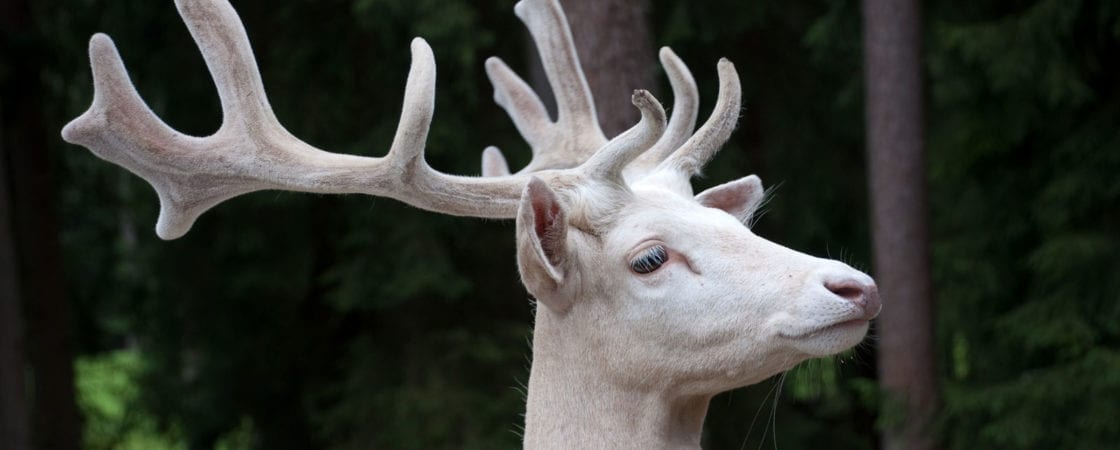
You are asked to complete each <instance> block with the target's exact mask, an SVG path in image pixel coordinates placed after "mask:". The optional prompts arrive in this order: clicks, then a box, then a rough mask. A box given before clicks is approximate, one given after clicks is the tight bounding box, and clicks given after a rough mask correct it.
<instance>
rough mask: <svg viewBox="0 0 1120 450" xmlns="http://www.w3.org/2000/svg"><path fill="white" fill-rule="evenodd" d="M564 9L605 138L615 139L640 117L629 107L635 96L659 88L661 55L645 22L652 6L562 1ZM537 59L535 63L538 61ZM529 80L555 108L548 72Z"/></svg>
mask: <svg viewBox="0 0 1120 450" xmlns="http://www.w3.org/2000/svg"><path fill="white" fill-rule="evenodd" d="M560 4H561V6H563V8H564V12H565V14H566V15H567V16H568V24H569V25H570V26H571V28H572V38H573V40H574V41H575V44H576V53H577V54H578V55H579V58H580V63H581V65H582V66H583V72H584V75H585V76H586V77H587V84H588V85H590V86H591V93H592V94H593V95H594V96H595V111H596V112H598V114H599V124H600V126H602V128H603V134H605V135H606V136H607V137H608V138H610V137H614V136H617V135H618V134H619V133H622V132H623V131H626V129H627V128H630V127H632V126H634V124H636V123H638V119H639V118H640V117H641V114H640V113H639V112H638V109H637V108H635V107H634V105H633V104H631V103H630V97H631V94H633V93H634V90H635V89H647V90H650V91H655V90H656V88H657V84H656V82H655V79H654V76H653V75H654V73H656V66H655V65H654V64H655V60H654V56H655V55H656V54H657V49H656V48H654V47H653V43H652V42H653V41H652V39H651V38H650V27H649V20H648V19H647V15H648V14H649V0H561V2H560ZM533 57H534V58H533V59H532V60H533V61H536V59H535V57H536V55H533ZM532 64H533V66H534V67H539V65H540V63H539V62H533V63H532ZM531 79H532V81H533V85H534V86H536V87H537V92H541V93H542V95H541V98H542V99H545V102H546V103H551V96H548V95H546V93H547V92H548V87H547V86H548V83H547V82H545V78H544V71H543V70H541V69H534V71H533V74H532V77H531ZM546 97H548V98H547V99H546ZM550 107H551V105H550ZM550 109H553V110H554V108H550Z"/></svg>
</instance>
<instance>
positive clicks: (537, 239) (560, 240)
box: [517, 177, 570, 312]
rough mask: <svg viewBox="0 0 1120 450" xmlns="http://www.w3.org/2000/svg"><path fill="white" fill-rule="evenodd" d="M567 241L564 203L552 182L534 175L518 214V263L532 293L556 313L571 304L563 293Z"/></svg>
mask: <svg viewBox="0 0 1120 450" xmlns="http://www.w3.org/2000/svg"><path fill="white" fill-rule="evenodd" d="M567 242H568V220H567V214H566V213H565V212H564V207H563V205H561V204H560V201H559V199H558V198H557V196H556V193H555V192H553V191H552V189H551V188H549V187H548V185H546V184H545V183H544V182H543V181H541V180H540V179H539V178H537V177H533V178H532V179H530V180H529V184H528V185H527V186H526V187H525V192H524V193H523V194H522V195H521V207H520V210H519V211H518V214H517V266H518V269H519V270H520V271H521V280H522V281H523V282H524V283H525V287H526V288H527V289H528V290H529V293H530V294H533V297H536V299H537V301H539V302H541V303H544V304H545V306H547V307H548V308H550V309H552V310H554V311H556V312H563V311H564V310H566V309H567V308H568V306H569V303H570V302H569V301H567V300H564V299H562V297H564V296H562V295H559V291H560V287H561V283H562V282H563V281H564V261H565V260H566V259H567V256H568V244H567Z"/></svg>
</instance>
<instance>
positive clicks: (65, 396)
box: [0, 1, 81, 450]
mask: <svg viewBox="0 0 1120 450" xmlns="http://www.w3.org/2000/svg"><path fill="white" fill-rule="evenodd" d="M30 7H31V2H20V1H2V2H0V39H2V44H3V48H4V52H5V63H6V64H7V67H6V69H7V70H6V73H5V75H6V78H5V80H4V84H3V88H2V90H0V112H3V113H4V115H3V116H0V127H2V128H3V130H4V135H3V136H2V137H3V139H4V141H3V144H2V147H3V148H4V150H5V152H6V155H5V156H6V157H7V158H8V160H7V161H6V162H7V163H9V164H10V165H9V166H8V171H7V172H6V175H8V176H9V177H10V181H11V184H10V186H11V188H12V197H11V199H12V210H13V213H14V214H13V215H12V217H14V219H13V223H12V226H13V228H14V232H15V233H14V236H15V244H16V248H15V253H16V258H15V264H16V266H17V267H19V269H20V272H19V279H20V287H21V291H20V292H22V293H23V296H24V298H23V299H22V305H25V307H26V311H25V315H24V317H25V318H26V336H27V338H26V342H27V346H26V351H27V355H28V360H29V362H30V366H31V372H30V373H31V377H32V378H31V380H32V381H33V382H32V383H31V386H33V391H32V395H31V398H32V403H31V414H32V416H31V424H32V428H31V431H32V434H31V436H32V438H31V439H32V442H33V444H34V447H35V448H37V449H40V450H77V449H78V448H80V443H81V427H80V422H79V416H78V408H77V405H76V402H75V394H74V367H73V360H72V358H73V357H72V351H71V348H70V336H71V331H72V330H71V327H70V305H69V303H67V299H66V295H65V291H64V289H63V287H62V286H63V283H62V280H63V279H64V277H63V276H62V258H61V249H60V246H59V242H58V227H57V222H56V220H55V216H54V209H53V205H54V204H55V203H56V202H55V198H54V189H53V186H54V185H53V184H52V183H53V181H52V180H53V177H52V175H51V170H50V169H51V166H50V161H49V158H48V151H49V148H50V147H49V146H48V145H47V140H46V139H47V134H46V133H50V135H51V136H57V135H58V134H57V131H55V130H51V131H47V130H46V128H45V127H44V124H43V110H42V108H41V107H40V105H39V103H40V97H39V93H40V92H42V89H43V88H42V85H41V81H40V73H41V71H42V59H41V58H42V55H43V54H44V53H45V52H46V51H47V50H46V49H44V48H42V47H41V45H40V44H39V42H41V39H40V37H39V36H38V35H37V31H36V30H35V28H34V27H33V23H34V22H33V20H31V19H32V18H31V11H30ZM5 448H6V447H5Z"/></svg>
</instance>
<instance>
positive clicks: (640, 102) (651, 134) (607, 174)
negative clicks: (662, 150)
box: [582, 89, 665, 183]
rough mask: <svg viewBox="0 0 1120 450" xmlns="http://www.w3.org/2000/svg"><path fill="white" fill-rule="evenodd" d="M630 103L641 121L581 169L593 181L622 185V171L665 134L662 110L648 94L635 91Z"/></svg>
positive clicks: (597, 153)
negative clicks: (634, 107) (601, 180)
mask: <svg viewBox="0 0 1120 450" xmlns="http://www.w3.org/2000/svg"><path fill="white" fill-rule="evenodd" d="M631 102H633V103H634V106H636V107H638V110H640V111H641V112H642V119H641V120H640V121H638V124H637V125H634V126H633V127H632V128H630V129H629V130H626V131H625V132H624V133H622V134H621V135H619V136H617V137H615V138H614V139H612V140H611V141H610V143H608V144H607V145H606V146H605V147H603V148H602V149H601V150H599V151H598V152H596V153H595V154H594V155H593V156H592V157H591V159H588V160H587V162H586V163H584V165H583V166H582V169H583V170H584V172H585V173H587V174H588V175H590V176H591V177H593V178H600V179H608V180H616V181H618V182H619V183H623V182H624V180H623V179H622V169H623V168H624V167H626V165H627V164H629V163H630V162H631V161H633V160H634V159H635V158H637V157H638V155H641V154H642V152H645V151H648V150H649V149H650V148H651V147H653V144H654V143H655V142H657V140H658V139H659V138H661V137H662V135H663V133H664V132H665V109H664V108H662V107H661V103H660V102H658V101H657V99H656V98H654V97H653V95H652V94H650V93H649V92H648V91H645V90H642V89H639V90H636V91H634V95H633V96H632V97H631Z"/></svg>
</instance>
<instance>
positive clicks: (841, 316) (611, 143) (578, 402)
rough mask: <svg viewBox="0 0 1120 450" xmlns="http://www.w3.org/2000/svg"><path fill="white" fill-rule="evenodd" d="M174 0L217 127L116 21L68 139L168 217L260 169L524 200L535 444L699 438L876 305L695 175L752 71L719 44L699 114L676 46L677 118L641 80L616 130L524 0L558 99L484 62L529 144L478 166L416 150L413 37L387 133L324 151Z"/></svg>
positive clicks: (737, 189) (446, 194)
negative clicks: (138, 72)
mask: <svg viewBox="0 0 1120 450" xmlns="http://www.w3.org/2000/svg"><path fill="white" fill-rule="evenodd" d="M176 5H177V7H178V9H179V12H180V14H181V15H182V16H183V19H184V21H185V22H186V23H187V25H188V27H189V28H190V31H191V34H192V35H193V36H194V39H195V41H196V42H197V43H198V45H199V47H200V49H201V50H202V55H203V57H204V59H205V60H206V64H207V66H208V68H209V70H210V73H211V75H212V76H213V78H214V80H215V82H216V84H217V88H218V95H219V97H220V99H221V105H222V114H223V121H222V125H221V127H220V128H219V129H218V130H217V131H216V132H215V133H214V134H213V135H211V136H208V137H192V136H186V135H183V134H181V133H179V132H177V131H175V130H172V129H171V128H169V127H168V126H167V125H165V124H164V123H163V122H162V121H160V119H159V118H158V117H156V116H155V115H154V114H153V113H152V112H151V110H150V109H149V108H148V107H147V105H146V104H144V102H143V101H142V100H141V99H140V97H139V95H138V94H137V92H136V90H135V88H134V87H133V85H132V83H131V82H130V81H129V78H128V75H127V73H126V71H125V69H124V65H123V63H122V62H121V60H120V56H119V55H118V53H117V51H116V48H115V47H114V45H113V43H112V41H111V40H110V39H109V38H108V37H106V36H104V35H100V34H98V35H95V36H94V37H93V38H92V39H91V41H90V60H91V65H92V68H93V76H94V86H95V93H94V99H93V104H92V106H91V107H90V108H89V110H88V111H86V112H85V113H84V114H82V115H81V116H80V117H78V118H76V119H74V120H73V121H72V122H71V123H69V124H68V125H66V127H65V128H64V129H63V131H62V135H63V138H64V139H65V140H66V141H68V142H71V143H76V144H80V145H83V146H85V147H87V148H89V149H90V150H91V151H93V152H94V154H96V155H97V156H99V157H101V158H104V159H106V160H108V161H110V162H113V163H115V164H118V165H120V166H122V167H124V168H126V169H128V170H130V171H132V172H133V173H135V174H137V175H139V176H141V177H143V178H144V179H145V180H147V181H148V182H149V183H150V184H151V185H152V186H153V187H154V188H155V190H156V193H157V194H158V196H159V199H160V205H161V208H160V217H159V221H158V223H157V224H156V232H157V234H159V236H160V237H162V238H165V239H173V238H176V237H179V236H181V235H183V234H185V233H186V232H187V231H188V230H189V229H190V227H191V224H193V222H194V221H195V219H196V218H197V217H198V216H199V215H201V214H202V213H203V212H205V211H206V210H207V209H209V208H211V207H213V206H215V205H217V204H218V203H220V202H222V201H224V200H226V199H229V198H231V197H234V196H237V195H240V194H244V193H248V192H252V191H257V190H263V189H283V190H293V191H303V192H319V193H365V194H369V195H376V196H383V197H390V198H394V199H398V200H401V201H403V202H406V203H409V204H411V205H414V206H417V207H420V208H424V209H428V210H432V211H437V212H441V213H446V214H453V215H463V216H474V217H493V218H515V219H516V220H517V248H518V250H517V261H518V266H519V269H520V272H521V274H522V279H523V281H524V283H525V286H526V288H527V289H528V290H529V292H530V293H531V294H532V295H533V296H534V297H535V298H536V299H537V300H538V304H539V306H538V308H537V313H536V318H537V323H536V328H535V331H534V334H535V337H534V364H533V368H532V374H531V376H530V383H529V395H528V397H529V398H528V410H527V414H526V437H525V438H526V445H527V446H532V447H565V448H591V447H601V446H608V447H619V446H622V447H641V448H653V447H667V446H696V445H698V444H699V431H700V426H701V424H702V422H703V417H704V414H705V412H706V409H707V408H706V407H707V401H708V399H710V398H711V397H712V396H713V395H715V394H717V393H719V392H721V391H725V390H729V389H732V388H735V387H739V386H744V385H748V384H752V383H755V382H758V381H760V380H762V379H765V378H767V377H769V376H771V375H774V374H776V373H778V372H781V371H783V370H786V369H788V368H790V367H792V366H793V365H795V364H797V363H798V362H800V361H802V360H805V359H807V358H810V357H816V356H824V355H830V354H834V353H836V352H839V351H842V350H844V349H847V348H849V347H851V346H853V345H855V344H856V343H857V342H859V341H860V340H861V339H862V338H863V336H864V334H865V333H866V330H867V326H868V321H869V320H871V319H872V318H873V317H874V316H875V315H876V314H877V313H878V310H879V300H878V296H877V294H876V289H875V284H874V282H873V281H872V280H871V279H870V278H869V277H868V276H867V275H864V274H863V273H860V272H858V271H856V270H854V269H852V268H850V267H848V266H846V265H844V264H842V263H839V262H836V261H831V260H824V259H819V258H814V257H811V256H808V255H804V254H801V253H798V252H795V251H793V250H790V249H788V248H785V247H782V246H780V245H777V244H774V243H771V242H769V241H767V240H765V239H763V238H761V237H758V236H757V235H755V234H754V233H752V232H751V230H750V229H749V227H748V226H747V225H746V224H748V223H750V219H751V217H752V215H753V214H754V212H755V210H756V209H757V208H758V206H759V204H760V203H761V201H762V198H763V189H762V184H761V182H760V181H759V179H758V178H757V177H755V176H748V177H745V178H742V179H739V180H736V181H732V182H729V183H726V184H723V185H720V186H716V187H713V188H711V189H708V190H706V191H704V192H701V193H699V194H698V195H694V193H693V191H692V187H691V185H690V182H689V179H690V178H691V177H692V176H694V175H695V174H697V173H698V172H699V170H700V169H701V167H702V166H703V165H704V164H705V163H706V162H707V161H708V160H709V159H710V158H711V157H712V156H713V155H714V153H715V152H716V151H717V150H718V149H719V147H720V146H722V145H723V143H724V142H725V141H726V140H727V138H728V137H729V135H730V133H731V131H732V129H733V128H734V126H735V123H736V121H737V119H738V114H739V109H740V86H739V78H738V75H737V73H736V72H735V68H734V66H733V65H732V64H731V63H730V62H728V61H726V60H723V61H720V63H719V65H718V69H719V76H720V93H719V100H718V102H717V104H716V106H715V108H714V111H713V113H712V115H711V117H710V118H709V119H708V120H707V121H706V122H705V123H704V124H703V125H702V126H701V127H700V128H699V129H698V130H696V131H695V132H694V131H693V130H694V128H695V124H696V117H697V103H698V102H697V97H698V95H697V92H696V86H695V82H694V81H693V79H692V76H691V74H690V73H689V72H688V69H687V67H685V65H684V64H683V63H682V62H681V61H680V59H679V58H677V57H676V55H674V54H673V53H672V51H670V50H669V49H667V48H665V49H662V50H661V55H660V56H661V62H662V64H663V66H664V68H665V70H666V72H667V73H668V75H669V77H670V82H671V84H672V87H673V93H674V96H675V97H676V101H675V108H674V112H673V115H672V117H671V118H670V119H669V120H666V117H665V111H664V109H663V108H662V106H661V105H660V103H658V101H657V100H656V99H654V98H653V96H651V95H650V94H649V93H648V92H646V91H635V93H634V94H633V103H634V105H635V106H636V107H637V108H638V109H639V110H640V111H641V113H642V119H641V121H640V122H639V123H638V124H637V125H635V126H634V127H633V128H631V129H630V130H628V131H627V132H625V133H623V134H621V135H619V136H618V137H615V138H613V139H610V140H608V139H607V138H606V137H604V135H603V132H602V131H601V130H600V128H599V125H598V118H597V116H596V113H595V109H594V106H593V105H594V104H593V102H592V99H591V94H590V91H589V89H588V87H587V83H586V81H585V79H584V76H583V73H582V71H581V69H580V67H579V61H578V58H577V57H576V53H575V50H574V46H573V44H572V39H571V33H570V31H569V29H568V26H567V22H566V20H565V18H564V15H563V12H562V11H561V9H560V6H559V4H558V3H557V1H556V0H522V1H521V2H519V3H518V4H517V5H516V7H515V8H514V10H515V12H516V13H517V15H518V16H519V17H520V18H521V19H522V21H524V22H525V24H526V25H527V26H528V28H529V30H530V32H531V34H532V35H533V38H534V40H535V41H536V43H537V46H538V47H539V50H540V54H541V59H542V62H543V64H544V67H545V71H546V74H547V75H548V79H549V82H550V85H551V87H552V89H553V91H554V94H555V96H556V100H557V106H558V114H557V117H556V119H555V120H552V119H551V118H550V117H549V115H548V113H547V112H546V110H545V108H544V106H543V105H542V103H541V101H540V99H539V98H538V96H537V95H536V94H535V93H534V92H533V91H532V89H530V88H529V86H528V85H527V84H526V83H525V82H524V81H523V80H522V79H520V78H519V77H518V76H517V75H515V74H514V73H513V71H511V70H510V69H509V68H508V67H507V66H506V65H505V64H504V63H503V62H502V61H501V60H499V59H497V58H491V59H490V60H488V61H487V62H486V70H487V74H488V75H489V76H490V79H491V81H492V82H493V84H494V87H495V100H496V101H497V103H498V104H499V105H500V106H502V107H503V108H504V109H505V110H506V111H507V113H509V115H510V117H511V118H512V119H513V122H514V124H515V126H516V127H517V129H518V131H519V132H520V133H521V135H522V136H523V137H524V138H525V140H526V141H528V143H529V145H530V146H531V148H532V151H533V159H532V162H531V163H529V164H528V165H527V166H526V167H525V168H523V169H521V170H520V171H518V172H516V173H511V172H510V170H509V168H508V166H507V164H506V163H505V160H504V158H503V157H502V154H501V152H500V151H498V150H497V149H496V148H492V147H491V148H488V149H486V150H485V151H484V152H483V154H482V172H483V175H484V176H483V177H481V178H475V177H463V176H454V175H447V174H444V173H441V172H438V171H435V170H433V169H432V168H431V167H429V166H428V164H427V163H426V162H425V160H424V157H423V150H424V145H425V141H426V137H427V132H428V126H429V124H430V121H431V118H432V111H433V108H434V103H435V102H434V93H435V63H434V60H433V57H432V53H431V49H430V48H429V47H428V45H427V44H426V43H425V42H424V41H423V40H422V39H419V38H418V39H416V40H414V41H413V43H412V56H413V62H412V67H411V69H410V72H409V77H408V83H407V86H406V87H405V98H404V107H403V112H402V115H401V119H400V123H399V127H398V130H397V134H396V136H395V138H394V139H393V143H392V145H391V146H390V148H389V151H388V154H387V155H386V156H385V157H381V158H369V157H359V156H351V155H341V154H335V153H329V152H326V151H323V150H319V149H316V148H314V147H312V146H310V145H308V144H306V143H304V142H302V141H300V140H299V139H297V138H296V137H294V136H292V135H291V134H290V133H288V131H287V130H285V129H284V128H283V127H282V126H281V125H280V124H279V121H278V120H277V119H276V117H275V115H274V114H273V112H272V110H271V107H270V106H269V104H268V100H267V98H266V96H265V93H264V88H263V85H262V83H261V79H260V75H259V73H258V70H257V67H256V62H255V60H254V58H253V55H252V50H251V49H250V46H249V42H248V38H247V36H246V34H245V30H244V29H243V27H242V25H241V22H240V20H239V19H238V17H237V14H236V13H235V12H234V10H233V8H232V7H231V6H230V5H229V3H228V2H226V1H224V0H177V1H176Z"/></svg>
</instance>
